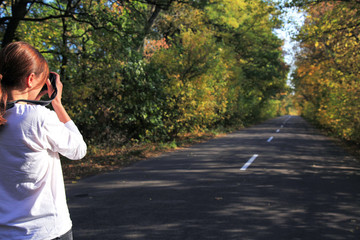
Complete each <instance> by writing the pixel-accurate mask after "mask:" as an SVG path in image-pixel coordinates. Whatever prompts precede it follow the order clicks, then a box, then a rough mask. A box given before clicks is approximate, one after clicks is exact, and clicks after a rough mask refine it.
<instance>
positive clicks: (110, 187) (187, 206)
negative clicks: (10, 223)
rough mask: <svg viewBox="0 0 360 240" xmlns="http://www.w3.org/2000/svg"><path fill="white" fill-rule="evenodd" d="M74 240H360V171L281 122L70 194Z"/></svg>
mask: <svg viewBox="0 0 360 240" xmlns="http://www.w3.org/2000/svg"><path fill="white" fill-rule="evenodd" d="M67 194H68V203H69V207H70V212H71V216H72V219H73V224H74V226H73V231H74V239H75V240H81V239H84V240H85V239H86V240H92V239H99V240H109V239H119V240H122V239H124V240H128V239H141V240H152V239H154V240H155V239H156V240H177V239H178V240H202V239H217V240H220V239H225V240H227V239H266V240H272V239H277V240H278V239H286V240H289V239H311V240H314V239H325V240H327V239H330V240H331V239H334V240H335V239H336V240H338V239H344V240H351V239H354V240H355V239H356V240H359V239H360V163H359V162H358V161H356V160H355V159H354V158H353V157H351V156H349V155H348V154H347V153H346V152H345V151H344V150H342V149H341V148H339V147H338V146H337V145H336V144H335V143H334V142H333V141H331V140H330V139H329V138H327V137H325V136H323V135H321V134H320V133H319V132H318V131H317V130H315V129H314V128H313V127H311V126H310V125H309V124H308V123H306V122H305V121H304V120H303V119H302V118H301V117H297V116H283V117H280V118H276V119H272V120H269V121H266V122H264V123H262V124H259V125H256V126H253V127H250V128H247V129H244V130H241V131H238V132H235V133H232V134H229V135H227V136H225V137H221V138H217V139H213V140H210V141H208V142H205V143H201V144H197V145H194V146H192V147H190V148H186V149H182V150H179V151H176V152H172V153H165V154H163V155H162V156H160V157H157V158H153V159H148V160H145V161H142V162H139V163H137V164H135V165H133V166H131V167H128V168H126V169H123V170H120V171H116V172H111V173H107V174H103V175H99V176H95V177H91V178H88V179H84V180H82V181H80V182H78V183H77V184H72V185H67Z"/></svg>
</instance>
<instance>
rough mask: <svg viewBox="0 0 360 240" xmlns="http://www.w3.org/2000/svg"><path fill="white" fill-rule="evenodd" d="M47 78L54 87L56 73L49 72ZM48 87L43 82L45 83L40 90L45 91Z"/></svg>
mask: <svg viewBox="0 0 360 240" xmlns="http://www.w3.org/2000/svg"><path fill="white" fill-rule="evenodd" d="M49 80H50V82H51V86H52V87H53V88H54V89H56V75H55V74H54V73H49ZM47 89H48V88H47V85H46V83H45V85H44V86H43V88H42V89H41V91H40V92H42V91H46V90H47Z"/></svg>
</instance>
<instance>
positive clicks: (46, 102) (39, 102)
mask: <svg viewBox="0 0 360 240" xmlns="http://www.w3.org/2000/svg"><path fill="white" fill-rule="evenodd" d="M53 88H54V92H53V93H52V94H51V96H50V99H49V100H27V99H19V100H16V101H13V102H7V103H6V110H8V109H10V108H12V107H14V106H15V103H18V102H26V103H30V104H35V105H41V106H47V105H49V104H50V103H51V102H52V100H54V99H55V97H56V95H57V88H56V86H55V84H54V85H53Z"/></svg>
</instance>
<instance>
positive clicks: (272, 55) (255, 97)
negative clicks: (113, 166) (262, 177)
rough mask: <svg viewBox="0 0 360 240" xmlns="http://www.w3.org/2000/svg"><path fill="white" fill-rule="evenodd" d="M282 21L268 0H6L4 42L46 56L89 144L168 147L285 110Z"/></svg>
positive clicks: (1, 18)
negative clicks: (190, 134) (189, 135)
mask: <svg viewBox="0 0 360 240" xmlns="http://www.w3.org/2000/svg"><path fill="white" fill-rule="evenodd" d="M279 14H280V12H279V10H277V8H276V7H275V5H274V3H273V2H272V1H263V0H254V1H248V0H220V1H219V0H216V1H215V0H202V1H190V0H189V1H187V0H181V1H180V0H179V1H175V0H138V1H135V0H132V1H123V0H97V1H93V0H61V1H60V0H55V1H54V0H50V1H37V0H18V1H10V2H7V1H1V5H0V38H1V39H2V46H4V45H6V44H7V43H9V42H11V41H15V40H23V41H27V42H29V43H30V44H32V45H34V46H35V47H37V48H38V49H39V50H40V51H41V52H42V53H43V54H44V55H45V57H46V58H47V60H48V62H49V65H50V67H51V70H53V71H57V72H59V73H60V75H61V79H62V81H63V82H64V88H65V90H64V97H63V100H64V103H65V105H66V106H67V108H68V110H69V113H70V115H71V117H72V118H73V119H74V120H75V122H76V123H77V124H78V125H79V127H80V129H81V130H82V132H83V133H84V135H85V136H86V138H87V139H88V141H89V142H90V143H99V142H104V141H109V139H111V140H113V141H114V143H115V142H116V143H117V144H119V143H121V142H126V141H131V140H134V139H140V140H144V139H145V140H151V141H160V140H161V141H162V140H168V139H172V138H175V137H176V136H178V134H179V133H183V132H187V131H204V130H206V129H211V128H216V127H219V126H225V125H233V124H247V123H250V122H253V121H256V120H258V119H261V118H264V117H267V116H274V115H276V114H279V113H280V112H281V111H283V108H280V107H279V103H280V101H281V99H282V98H284V97H283V96H284V92H286V88H287V87H286V76H287V72H288V66H287V65H286V64H285V63H284V60H283V55H282V48H281V47H282V44H283V42H282V41H281V40H280V39H279V38H278V37H277V36H276V35H275V34H274V32H273V30H274V29H275V28H278V27H279V26H280V24H281V23H280V21H279V19H278V15H279ZM339 24H340V23H339ZM339 27H340V25H339Z"/></svg>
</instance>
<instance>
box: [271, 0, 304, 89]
mask: <svg viewBox="0 0 360 240" xmlns="http://www.w3.org/2000/svg"><path fill="white" fill-rule="evenodd" d="M274 1H275V2H284V1H283V0H274ZM281 18H282V20H283V26H282V28H280V29H276V30H275V31H274V32H275V34H276V35H277V36H278V37H279V38H280V39H283V40H284V46H283V50H284V53H285V54H284V58H285V62H286V63H287V64H288V65H289V66H290V72H289V75H288V84H290V79H289V78H290V75H291V73H292V72H293V71H294V70H295V67H296V66H295V55H296V53H297V51H299V44H298V42H296V41H295V40H294V39H293V38H294V37H295V36H296V34H297V33H298V30H299V29H300V27H301V26H302V25H303V24H304V21H305V13H304V12H301V11H299V10H298V9H295V8H287V9H283V14H282V16H281Z"/></svg>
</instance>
